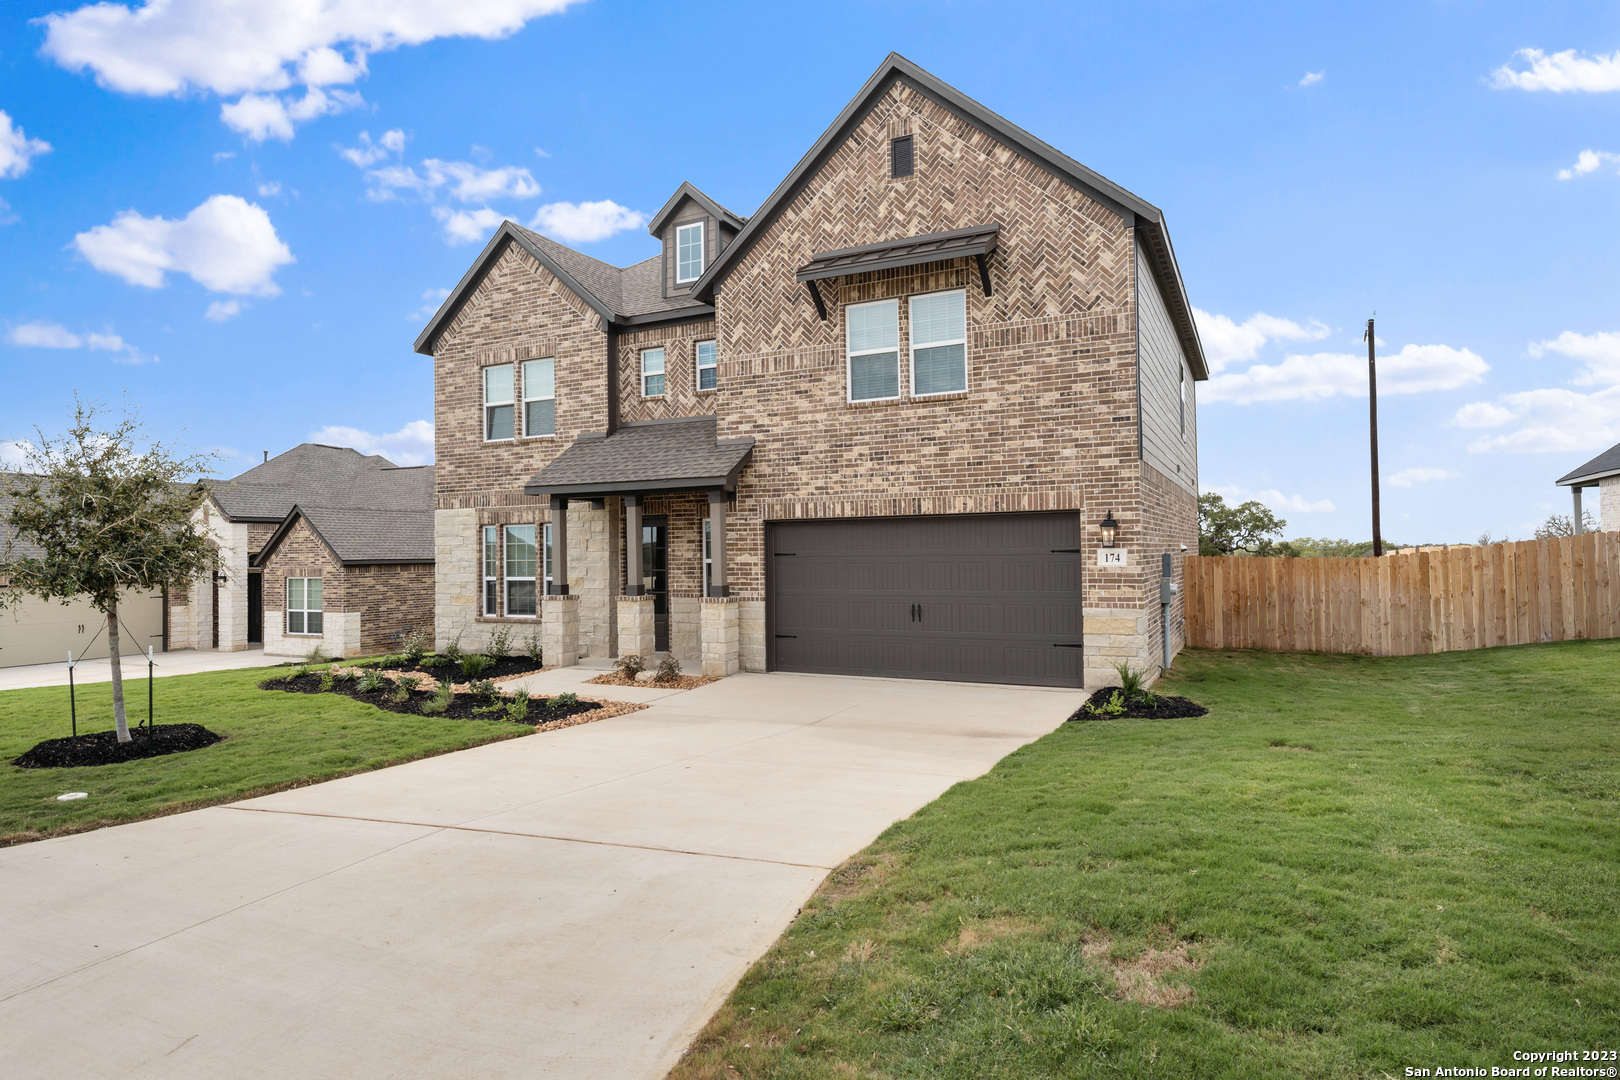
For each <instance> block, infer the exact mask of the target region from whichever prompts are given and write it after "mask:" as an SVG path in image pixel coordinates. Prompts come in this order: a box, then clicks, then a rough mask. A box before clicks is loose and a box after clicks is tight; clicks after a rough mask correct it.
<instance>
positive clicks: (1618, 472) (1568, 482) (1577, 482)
mask: <svg viewBox="0 0 1620 1080" xmlns="http://www.w3.org/2000/svg"><path fill="white" fill-rule="evenodd" d="M1611 476H1620V469H1610V470H1609V471H1607V472H1595V473H1587V474H1586V475H1585V476H1566V477H1564V478H1563V479H1562V480H1559V481H1556V486H1557V487H1576V486H1579V487H1583V488H1588V487H1597V486H1598V485H1597V484H1595V483H1594V482H1593V481H1596V480H1606V479H1608V478H1609V477H1611Z"/></svg>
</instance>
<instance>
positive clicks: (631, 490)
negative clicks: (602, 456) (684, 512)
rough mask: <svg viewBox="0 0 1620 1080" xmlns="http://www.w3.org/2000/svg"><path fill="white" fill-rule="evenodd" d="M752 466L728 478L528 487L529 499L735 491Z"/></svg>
mask: <svg viewBox="0 0 1620 1080" xmlns="http://www.w3.org/2000/svg"><path fill="white" fill-rule="evenodd" d="M747 463H748V457H744V458H743V461H742V464H740V465H738V466H737V468H735V469H733V470H732V471H731V472H729V473H727V474H726V475H725V476H682V477H675V478H672V479H669V480H618V481H613V482H611V483H600V484H552V485H549V486H547V485H540V484H524V485H523V493H524V494H525V495H558V496H566V497H567V498H570V499H578V498H581V497H591V496H606V495H668V494H672V493H674V492H679V491H734V490H736V487H737V477H738V475H739V474H740V473H741V472H742V469H743V466H744V465H746V464H747Z"/></svg>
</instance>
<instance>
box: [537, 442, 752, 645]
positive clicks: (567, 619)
mask: <svg viewBox="0 0 1620 1080" xmlns="http://www.w3.org/2000/svg"><path fill="white" fill-rule="evenodd" d="M752 450H753V440H752V439H725V440H718V439H716V437H715V419H714V417H712V416H703V417H683V418H679V419H675V420H657V421H640V422H635V423H629V424H625V425H622V426H621V427H619V428H618V429H617V430H616V431H614V432H612V433H611V434H596V433H592V434H589V435H582V436H580V437H579V438H578V439H577V440H576V441H575V442H574V444H573V445H572V446H570V447H569V448H568V449H567V450H565V451H563V452H562V453H561V454H560V455H558V457H557V458H556V460H554V461H553V462H552V463H551V464H549V465H547V466H546V467H545V468H544V469H542V470H541V471H540V472H539V473H538V474H536V475H535V477H534V478H533V479H531V480H530V481H529V482H528V484H527V485H525V491H526V493H527V494H529V495H531V496H539V497H542V498H544V499H546V500H547V503H548V505H549V507H550V518H551V523H552V524H551V546H552V547H551V558H552V569H551V573H550V575H549V577H550V583H549V584H548V585H547V587H546V593H545V595H544V596H543V597H542V599H541V611H540V626H541V637H542V647H543V648H544V650H545V655H546V658H547V661H548V663H551V664H555V665H557V666H564V665H569V664H573V663H575V662H576V658H577V657H578V656H580V655H581V650H580V644H581V642H580V617H579V603H580V598H579V597H577V596H574V595H571V594H570V591H569V586H568V581H569V578H570V570H569V564H570V560H571V559H573V560H580V559H585V560H602V561H604V562H606V563H607V564H608V565H607V566H605V567H600V568H597V567H593V568H591V569H592V570H600V571H603V572H601V573H600V574H598V573H587V574H586V575H585V576H587V577H592V578H597V579H598V580H604V579H605V581H606V582H607V585H608V592H609V601H610V603H611V604H612V615H611V618H612V632H610V634H609V635H608V637H609V641H610V643H611V651H612V653H613V655H616V656H626V655H630V654H636V655H640V656H643V657H652V656H654V655H657V654H663V653H667V654H669V655H672V656H674V657H675V658H676V659H678V660H680V661H681V662H682V664H683V665H686V666H688V667H689V669H690V668H693V667H695V668H696V669H698V670H699V671H701V673H702V674H704V675H712V676H720V675H730V674H732V673H734V672H736V671H737V670H738V669H739V667H740V641H741V638H740V630H739V605H738V603H737V601H736V599H735V598H733V597H732V596H731V590H730V587H729V585H728V582H727V553H728V548H729V546H730V545H729V540H728V536H729V530H728V528H727V522H728V516H729V511H730V508H731V507H732V505H733V504H734V502H735V500H736V492H737V483H738V479H739V477H740V475H741V473H742V470H743V469H744V468H745V467H746V465H747V463H748V460H749V457H750V455H751V453H752ZM570 503H573V504H576V505H577V504H580V503H587V504H589V505H590V506H591V507H592V508H593V509H595V510H598V511H606V512H607V513H606V517H607V520H608V522H609V526H608V528H609V530H610V534H609V535H608V536H607V537H604V539H606V540H608V541H609V542H607V543H605V544H603V543H598V544H590V543H585V544H581V543H579V542H577V541H573V542H571V540H570V535H569V532H570V530H569V524H568V520H569V514H568V507H569V505H570ZM613 533H617V534H618V535H617V536H614V535H612V534H613ZM616 540H617V541H619V542H617V543H616V542H613V541H616ZM581 569H583V568H581ZM576 576H578V575H577V573H576Z"/></svg>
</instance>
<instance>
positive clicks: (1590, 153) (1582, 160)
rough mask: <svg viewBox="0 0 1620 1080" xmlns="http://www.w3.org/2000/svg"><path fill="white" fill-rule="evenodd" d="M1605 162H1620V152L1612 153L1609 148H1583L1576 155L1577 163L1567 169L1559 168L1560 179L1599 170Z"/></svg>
mask: <svg viewBox="0 0 1620 1080" xmlns="http://www.w3.org/2000/svg"><path fill="white" fill-rule="evenodd" d="M1605 163H1608V164H1611V165H1613V164H1617V163H1620V154H1611V153H1609V152H1608V151H1607V150H1582V151H1581V152H1580V153H1579V154H1577V155H1575V164H1574V165H1572V166H1570V167H1569V168H1567V169H1559V170H1558V179H1560V180H1573V179H1575V178H1576V177H1577V176H1585V175H1586V174H1587V173H1593V172H1597V171H1598V170H1599V169H1601V168H1602V167H1603V166H1604V164H1605Z"/></svg>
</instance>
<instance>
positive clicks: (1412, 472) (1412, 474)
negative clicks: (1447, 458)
mask: <svg viewBox="0 0 1620 1080" xmlns="http://www.w3.org/2000/svg"><path fill="white" fill-rule="evenodd" d="M1457 475H1458V474H1457V473H1454V472H1448V471H1446V470H1445V469H1402V470H1401V471H1400V472H1398V473H1396V474H1395V475H1394V476H1390V477H1386V479H1385V482H1386V483H1388V484H1389V486H1390V487H1398V488H1409V487H1412V486H1413V485H1415V484H1429V483H1433V482H1434V481H1436V480H1451V479H1453V478H1455V477H1456V476H1457Z"/></svg>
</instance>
